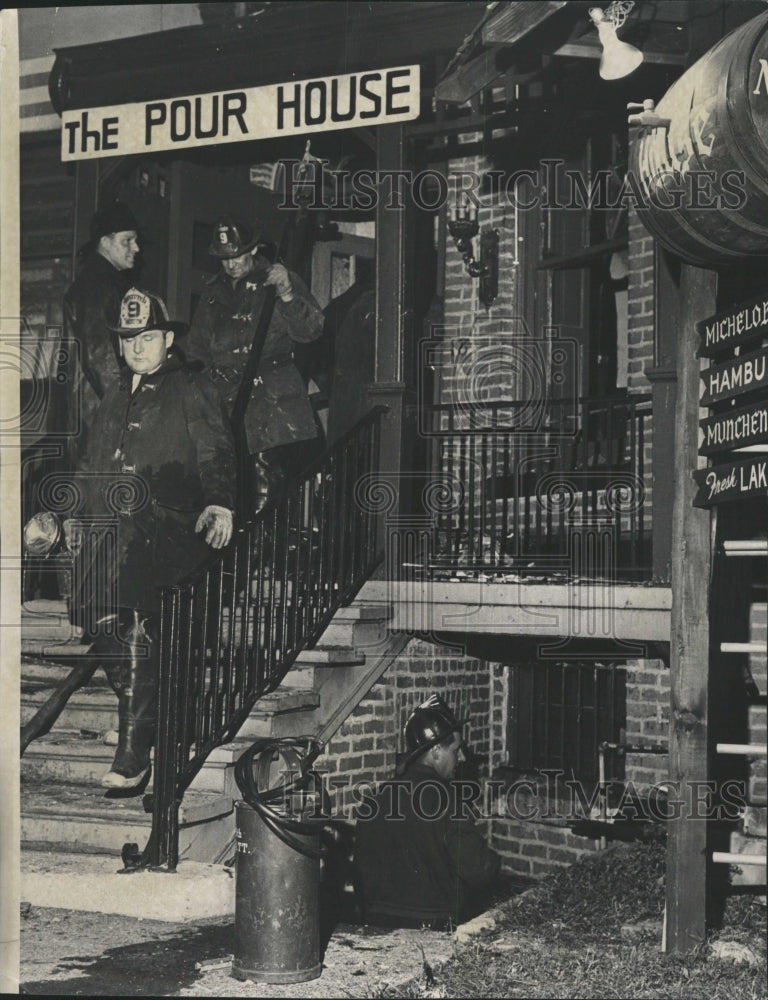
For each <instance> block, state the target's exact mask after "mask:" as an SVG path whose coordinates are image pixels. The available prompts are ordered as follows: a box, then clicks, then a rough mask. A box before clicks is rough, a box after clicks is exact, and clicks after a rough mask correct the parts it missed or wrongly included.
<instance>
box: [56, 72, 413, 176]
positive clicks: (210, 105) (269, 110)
mask: <svg viewBox="0 0 768 1000" xmlns="http://www.w3.org/2000/svg"><path fill="white" fill-rule="evenodd" d="M418 116H419V66H418V65H415V66H394V67H389V68H387V69H378V70H366V71H365V72H360V73H346V74H344V75H342V76H330V77H328V76H326V77H320V78H318V79H314V80H298V81H292V82H290V83H276V84H270V85H269V86H266V87H250V88H242V89H234V90H224V91H219V92H217V93H213V94H193V95H192V96H190V97H172V98H167V99H164V100H157V101H141V102H139V103H137V104H115V105H112V106H111V107H106V108H88V109H84V110H80V111H65V112H64V114H63V115H62V120H61V158H62V160H63V161H65V162H66V161H68V160H89V159H93V158H94V157H99V156H125V155H127V154H129V153H148V152H160V151H161V150H168V149H185V148H188V147H190V146H214V145H217V144H220V143H225V142H247V141H250V140H253V139H267V138H272V137H274V136H283V135H304V134H306V133H309V132H328V131H331V130H333V129H342V128H353V127H355V126H360V125H367V126H370V125H383V124H392V123H395V122H406V121H413V120H414V119H415V118H418Z"/></svg>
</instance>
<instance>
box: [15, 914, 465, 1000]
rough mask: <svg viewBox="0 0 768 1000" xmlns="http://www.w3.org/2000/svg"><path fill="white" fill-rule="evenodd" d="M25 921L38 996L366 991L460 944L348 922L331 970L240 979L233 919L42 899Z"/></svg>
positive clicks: (24, 971)
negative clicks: (104, 909) (301, 977)
mask: <svg viewBox="0 0 768 1000" xmlns="http://www.w3.org/2000/svg"><path fill="white" fill-rule="evenodd" d="M21 924H22V926H21V931H22V936H21V977H20V978H21V989H20V992H22V993H24V994H26V995H31V996H101V997H105V996H118V995H119V996H214V997H215V996H233V997H238V996H240V997H246V996H248V997H298V998H301V997H341V996H348V997H361V998H362V997H369V996H371V994H372V992H374V991H376V990H380V989H383V988H384V987H386V986H393V985H395V984H397V983H403V982H405V981H407V980H409V979H412V978H414V977H418V976H421V975H422V974H423V962H424V960H426V961H427V962H428V963H429V964H430V966H431V967H432V968H433V969H434V970H437V969H438V968H439V966H440V964H441V963H442V962H444V961H445V960H446V959H448V958H449V957H450V956H451V954H452V952H453V947H454V941H453V935H452V934H450V933H449V932H442V933H441V932H435V931H418V930H405V929H398V930H382V929H378V928H372V927H371V928H369V927H361V926H355V925H352V924H338V925H337V926H336V927H335V929H334V931H333V934H332V935H331V939H330V942H329V944H328V947H327V949H326V952H325V955H324V956H323V971H322V974H321V976H320V977H319V978H318V979H315V980H312V981H310V982H307V983H295V984H291V985H286V986H276V985H274V984H259V983H253V982H250V981H246V982H240V981H238V980H236V979H234V978H232V977H231V975H230V967H229V960H230V959H231V956H232V953H233V950H234V921H233V919H232V918H231V917H227V918H216V919H213V920H208V921H200V922H196V923H195V924H189V923H167V922H165V921H157V920H140V919H137V918H134V917H126V916H117V915H110V914H103V913H88V912H83V911H74V910H65V909H47V908H42V907H35V906H32V907H30V908H29V909H28V910H27V912H26V913H23V914H22V922H21ZM422 949H423V954H422ZM200 965H202V966H203V968H202V970H200V969H198V968H196V966H200ZM206 966H207V968H206Z"/></svg>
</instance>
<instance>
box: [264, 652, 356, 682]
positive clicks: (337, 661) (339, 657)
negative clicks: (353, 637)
mask: <svg viewBox="0 0 768 1000" xmlns="http://www.w3.org/2000/svg"><path fill="white" fill-rule="evenodd" d="M364 662H365V654H364V653H359V652H358V651H357V650H356V649H354V647H352V646H326V645H323V646H320V645H318V646H316V647H315V649H303V650H302V651H301V652H300V653H299V655H298V656H297V658H296V662H295V663H294V665H293V666H292V667H291V669H290V670H289V671H288V673H287V674H286V676H285V677H284V678H283V680H282V681H281V682H280V687H279V688H278V691H283V690H285V689H286V688H303V689H308V688H314V687H316V685H317V680H318V677H319V676H320V675H321V674H322V672H323V670H327V669H328V668H329V667H352V666H355V665H357V664H360V663H364Z"/></svg>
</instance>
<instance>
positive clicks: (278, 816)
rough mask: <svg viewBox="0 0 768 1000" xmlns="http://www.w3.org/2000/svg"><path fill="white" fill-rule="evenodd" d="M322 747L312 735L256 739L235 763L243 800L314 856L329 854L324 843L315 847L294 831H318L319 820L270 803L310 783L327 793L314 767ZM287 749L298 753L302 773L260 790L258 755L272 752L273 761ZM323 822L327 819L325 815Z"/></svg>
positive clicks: (306, 833) (299, 849) (285, 837)
mask: <svg viewBox="0 0 768 1000" xmlns="http://www.w3.org/2000/svg"><path fill="white" fill-rule="evenodd" d="M321 749H322V748H321V745H320V744H319V743H318V742H317V740H313V739H312V738H311V737H309V736H296V737H291V736H284V737H282V738H280V739H276V738H264V739H259V740H256V742H255V743H253V745H252V746H250V747H249V748H248V749H247V750H246V751H245V752H244V753H243V754H241V756H240V758H239V759H238V761H237V763H236V764H235V781H236V782H237V787H238V788H239V789H240V794H241V795H242V797H243V801H244V802H245V803H246V804H247V805H249V806H250V807H251V808H252V809H253V810H254V811H255V812H257V813H258V814H259V816H260V817H261V819H262V820H263V821H264V823H265V824H266V826H267V827H268V828H269V829H270V830H271V831H272V833H274V834H275V836H276V837H279V838H280V840H282V841H283V843H284V844H287V845H288V847H291V848H292V849H293V850H294V851H297V852H298V853H299V854H303V855H304V856H305V857H307V858H312V859H313V860H317V859H319V858H321V857H322V856H323V855H324V854H325V850H324V849H323V848H322V847H317V848H314V847H311V846H310V845H309V844H305V843H303V842H302V841H300V840H298V839H297V837H296V836H294V834H299V835H302V836H305V837H306V836H311V835H313V834H315V833H316V832H317V821H315V822H308V821H307V820H296V819H291V818H290V817H288V816H285V815H283V814H282V813H280V812H278V811H277V810H276V809H274V808H272V805H271V804H270V803H274V802H276V801H279V800H280V799H284V798H285V797H286V796H288V795H291V794H292V793H294V792H303V791H306V790H307V788H308V787H309V785H310V783H312V784H314V787H315V788H316V789H319V790H320V794H321V795H324V789H323V785H322V781H321V778H320V775H319V774H317V772H315V771H313V770H312V764H313V763H314V762H315V760H316V759H317V756H318V754H319V753H320V750H321ZM286 750H289V751H292V754H291V756H293V757H294V759H295V762H296V764H297V766H298V773H293V775H292V777H290V779H288V778H286V780H285V781H283V783H282V784H280V785H277V786H276V787H275V788H268V789H266V790H264V791H260V790H259V788H258V785H257V782H256V780H255V778H254V775H253V760H254V757H261V756H262V755H263V754H269V759H270V761H272V760H273V759H274V757H275V755H276V754H281V753H283V752H284V751H286ZM321 822H323V820H322V819H321Z"/></svg>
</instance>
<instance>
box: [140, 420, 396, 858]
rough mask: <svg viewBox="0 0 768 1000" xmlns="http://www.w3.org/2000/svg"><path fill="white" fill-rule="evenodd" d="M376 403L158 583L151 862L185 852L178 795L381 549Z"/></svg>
mask: <svg viewBox="0 0 768 1000" xmlns="http://www.w3.org/2000/svg"><path fill="white" fill-rule="evenodd" d="M383 412H384V407H378V408H376V409H375V410H372V411H371V412H370V413H369V414H368V415H367V416H366V417H365V418H364V419H363V420H362V421H360V423H358V424H357V425H356V427H355V428H353V430H351V431H350V432H349V433H348V434H346V435H345V436H344V437H343V438H341V439H340V440H339V441H338V442H337V444H336V445H335V446H334V447H333V448H332V449H331V450H330V451H329V452H327V453H326V455H324V456H323V457H322V458H321V459H319V460H318V461H317V462H316V463H315V464H314V465H312V466H310V467H309V468H308V469H307V470H306V472H305V473H304V475H303V477H302V478H300V479H299V480H297V481H295V482H294V484H292V486H291V487H290V488H289V489H288V491H287V493H286V494H285V495H284V496H282V497H281V498H280V500H279V502H278V503H277V504H271V505H269V506H268V507H266V508H264V510H262V511H261V512H260V513H259V514H258V515H257V516H256V518H255V519H254V521H253V522H252V523H250V524H247V525H246V526H245V527H244V528H242V529H240V531H239V532H238V533H237V535H236V538H235V541H234V542H233V544H231V545H230V546H229V547H228V548H227V549H226V551H225V552H224V553H223V554H222V555H221V556H219V557H218V558H216V559H215V560H214V561H213V562H212V563H211V565H209V566H208V567H207V568H205V569H204V570H203V571H202V572H199V573H198V574H196V575H195V576H194V577H192V578H190V579H188V580H187V581H185V582H182V583H181V584H179V585H177V586H174V587H171V588H167V589H165V590H164V591H163V594H162V613H161V632H160V676H159V699H158V728H157V738H156V745H155V761H154V763H155V770H154V785H153V790H152V793H151V795H150V796H148V797H147V799H146V800H145V805H146V806H147V807H148V808H149V807H150V806H151V810H152V832H151V835H150V839H149V842H148V844H147V847H146V848H145V851H144V853H143V855H142V858H141V864H142V865H144V866H158V865H161V864H163V863H165V864H167V867H168V868H169V869H170V870H173V869H175V867H176V864H177V862H178V810H179V806H180V804H181V800H182V796H183V795H184V792H185V790H186V789H187V788H188V787H189V785H190V783H191V782H192V779H193V778H194V777H195V775H196V774H197V773H198V771H199V770H200V769H201V767H202V766H203V764H204V763H205V760H206V758H207V757H208V755H209V754H210V753H211V751H212V750H213V749H214V748H215V747H217V746H220V745H221V744H223V743H226V742H228V741H229V740H231V739H232V738H233V737H234V736H235V735H236V733H237V731H238V729H239V728H240V727H241V726H242V724H243V723H244V722H245V720H246V719H247V717H248V715H249V714H250V712H251V710H252V709H253V707H254V705H255V704H256V702H257V700H258V699H259V698H260V697H261V696H263V695H265V694H267V693H268V692H270V691H273V690H274V689H275V688H276V687H277V686H278V685H279V684H280V682H281V681H282V679H283V678H284V677H285V675H286V673H287V672H288V670H289V669H290V667H291V665H292V664H293V662H294V661H295V659H296V657H297V655H298V654H299V653H300V652H301V650H302V649H304V648H306V647H308V646H309V647H311V646H312V645H314V643H316V642H317V640H318V639H319V638H320V636H321V635H322V633H323V632H324V630H325V628H326V627H327V625H328V623H329V622H330V620H331V618H332V617H333V615H334V614H335V613H336V611H337V610H338V609H339V608H340V607H341V606H342V605H343V604H346V603H349V602H350V601H351V600H352V598H353V597H354V595H355V593H356V592H357V591H358V590H359V589H360V587H361V586H362V584H363V583H364V582H365V580H366V578H367V577H368V576H369V575H370V573H371V572H372V570H373V569H374V568H375V566H376V564H377V563H378V562H379V561H380V559H381V553H380V552H379V551H378V548H377V536H376V513H375V505H369V504H366V502H365V497H364V496H363V495H362V493H363V492H364V490H363V486H364V484H365V482H366V481H367V480H366V477H367V476H370V474H371V473H373V472H375V471H376V470H377V469H378V463H379V445H380V430H381V426H380V425H381V414H382V413H383Z"/></svg>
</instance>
